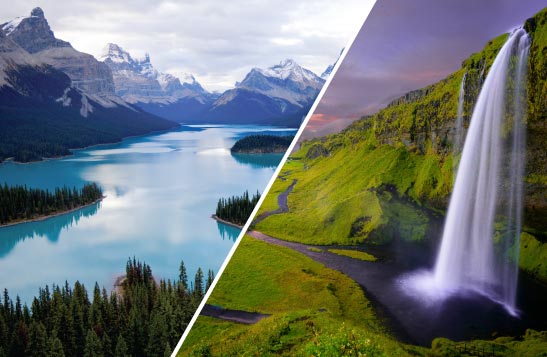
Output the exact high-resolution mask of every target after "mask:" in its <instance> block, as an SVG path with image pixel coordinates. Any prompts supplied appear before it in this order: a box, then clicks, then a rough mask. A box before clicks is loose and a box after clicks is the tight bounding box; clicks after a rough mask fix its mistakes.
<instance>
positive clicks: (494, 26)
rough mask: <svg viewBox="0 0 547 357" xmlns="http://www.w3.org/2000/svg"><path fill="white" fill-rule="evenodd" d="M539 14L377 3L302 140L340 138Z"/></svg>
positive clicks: (483, 4)
mask: <svg viewBox="0 0 547 357" xmlns="http://www.w3.org/2000/svg"><path fill="white" fill-rule="evenodd" d="M546 6H547V3H545V2H544V1H538V0H443V1H439V0H412V1H409V0H378V1H377V2H376V5H375V6H374V8H373V9H372V11H371V13H370V15H369V17H368V18H367V20H366V21H365V23H364V25H363V27H362V28H361V31H360V33H359V35H358V36H357V38H356V39H355V42H354V43H353V46H352V47H351V48H350V50H349V52H348V54H347V56H346V58H345V59H344V62H343V63H342V65H341V66H340V68H339V70H338V72H337V73H336V75H335V77H334V78H333V80H332V82H331V84H330V86H329V88H328V90H327V91H326V93H325V95H324V96H323V99H322V100H321V102H320V103H319V105H318V107H317V109H316V111H315V113H314V115H313V117H312V119H311V120H310V122H309V123H308V126H307V127H306V130H305V132H304V134H303V138H309V137H312V136H319V135H324V134H327V133H329V132H334V131H339V130H340V129H342V128H344V127H345V126H347V125H348V124H349V123H350V122H352V121H353V120H355V119H358V118H359V117H361V116H362V115H363V114H372V113H375V112H376V111H378V109H380V108H382V107H384V106H385V105H386V104H388V103H389V102H390V101H391V100H392V99H394V98H396V97H398V96H400V95H402V94H404V93H406V92H408V91H410V90H413V89H417V88H421V87H424V86H426V85H428V84H431V83H434V82H436V81H438V80H440V79H442V78H444V77H445V76H446V75H447V74H449V73H451V72H453V71H455V70H457V69H458V68H460V66H461V63H462V61H463V60H464V59H465V58H467V57H468V56H469V55H470V54H472V53H474V52H477V51H480V50H481V49H482V48H483V46H484V45H485V44H486V43H487V42H488V40H490V39H491V38H493V37H496V36H498V35H501V34H502V33H504V32H507V31H509V30H510V29H512V28H514V27H516V26H519V25H521V24H523V23H524V21H525V20H526V19H527V18H529V17H531V16H532V15H533V14H535V13H536V12H538V11H539V10H541V9H542V8H543V7H546Z"/></svg>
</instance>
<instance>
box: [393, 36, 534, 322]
mask: <svg viewBox="0 0 547 357" xmlns="http://www.w3.org/2000/svg"><path fill="white" fill-rule="evenodd" d="M529 48H530V40H529V37H528V34H527V33H526V32H525V31H524V30H523V29H522V28H518V29H516V30H514V31H513V32H511V33H510V34H509V37H508V38H507V41H506V42H505V44H504V45H503V47H502V48H501V50H500V51H499V53H498V54H497V56H496V58H495V60H494V62H493V64H492V66H491V67H490V70H489V72H488V75H487V77H486V79H485V80H484V83H483V86H482V88H481V91H480V93H479V97H478V98H477V102H476V104H475V107H474V109H473V114H472V116H471V121H470V124H469V128H468V130H467V136H466V138H465V143H464V146H463V151H462V154H461V159H460V163H459V167H458V170H457V174H456V180H455V182H454V189H453V192H452V196H451V199H450V203H449V206H448V212H447V216H446V220H445V226H444V231H443V235H442V241H441V245H440V249H439V252H438V254H437V259H436V262H435V266H434V269H433V272H426V273H423V272H421V273H417V274H413V275H411V276H410V277H408V278H406V279H404V281H403V284H404V285H405V288H406V289H407V290H411V291H413V292H415V293H416V294H419V295H420V296H422V297H429V298H433V299H442V298H445V297H447V296H449V295H451V294H458V293H463V292H469V291H472V292H476V293H479V294H481V295H484V296H486V297H488V298H490V299H491V300H493V301H495V302H497V303H500V304H502V305H503V306H504V307H505V309H506V310H507V311H508V312H509V313H510V314H512V315H515V316H516V315H518V309H517V306H516V288H517V275H518V253H519V244H520V229H521V224H522V222H521V215H522V194H523V192H522V181H523V180H522V177H523V174H524V162H525V160H524V154H525V111H526V107H525V104H526V96H525V90H526V85H525V84H526V69H527V63H528V51H529ZM460 94H461V93H460ZM500 217H506V218H505V219H504V221H503V223H504V226H505V229H499V227H500V225H497V226H496V228H497V230H495V229H494V224H495V223H496V222H497V223H499V222H500V221H499V218H500ZM496 218H498V221H496Z"/></svg>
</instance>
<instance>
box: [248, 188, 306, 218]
mask: <svg viewBox="0 0 547 357" xmlns="http://www.w3.org/2000/svg"><path fill="white" fill-rule="evenodd" d="M296 182H298V180H297V179H294V180H293V181H292V183H291V184H290V185H289V187H287V189H286V190H285V191H283V192H281V193H280V194H279V196H277V204H278V206H279V208H278V209H276V210H274V211H268V212H263V213H261V214H260V215H258V216H257V217H256V218H255V219H254V221H253V224H257V223H258V222H261V221H263V220H265V219H266V218H268V217H269V216H271V215H274V214H280V213H285V212H289V205H288V203H287V201H288V197H289V193H291V191H292V189H293V188H294V185H296Z"/></svg>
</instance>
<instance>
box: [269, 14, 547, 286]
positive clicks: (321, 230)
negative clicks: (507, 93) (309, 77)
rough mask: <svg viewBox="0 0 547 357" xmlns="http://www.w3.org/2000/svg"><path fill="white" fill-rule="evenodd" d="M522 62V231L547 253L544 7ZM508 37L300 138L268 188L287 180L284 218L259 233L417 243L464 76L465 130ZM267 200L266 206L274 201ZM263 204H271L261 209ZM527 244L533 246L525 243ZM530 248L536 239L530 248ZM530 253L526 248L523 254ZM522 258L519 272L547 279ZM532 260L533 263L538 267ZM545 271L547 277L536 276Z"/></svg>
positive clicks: (434, 201) (441, 179)
mask: <svg viewBox="0 0 547 357" xmlns="http://www.w3.org/2000/svg"><path fill="white" fill-rule="evenodd" d="M525 29H526V30H527V31H528V32H529V34H530V37H531V41H532V45H531V48H530V56H529V64H528V83H527V93H528V106H527V137H528V141H527V167H526V178H525V182H526V187H525V191H526V197H525V217H524V218H525V226H526V227H525V231H526V232H527V234H528V235H532V236H533V238H534V242H536V243H537V244H536V245H537V247H536V250H538V249H539V250H545V252H547V244H545V243H546V242H547V240H546V238H545V237H547V235H546V232H547V218H545V217H547V150H546V148H547V9H545V10H543V11H541V12H539V13H538V14H536V15H535V16H534V17H533V18H531V19H529V20H527V21H526V24H525ZM506 39H507V34H504V35H501V36H499V37H496V38H494V39H493V40H491V41H489V42H488V43H487V44H486V46H485V47H484V49H483V50H482V51H480V52H478V53H475V54H473V55H471V56H470V57H469V58H467V59H466V60H465V61H464V62H463V63H462V67H461V68H460V69H459V70H458V71H456V72H454V73H452V74H450V75H448V76H447V77H446V78H445V79H443V80H441V81H439V82H437V83H435V84H433V85H430V86H428V87H425V88H422V89H419V90H416V91H412V92H410V93H408V94H406V95H404V96H402V97H401V98H399V99H396V100H395V101H393V102H392V103H391V104H390V105H388V106H387V107H386V108H384V109H382V110H380V111H379V112H377V113H376V114H374V115H371V116H367V117H363V118H362V119H361V120H358V121H356V122H354V123H353V124H352V125H351V126H349V127H348V128H347V129H345V130H344V131H342V132H341V133H338V134H332V135H329V136H326V137H322V138H317V139H313V140H310V141H307V142H305V143H304V144H303V145H302V148H301V150H299V151H298V152H297V153H296V154H294V155H293V157H292V158H293V160H292V161H290V162H288V164H287V165H286V167H285V168H284V172H285V174H284V179H285V180H286V181H284V180H282V179H278V180H277V181H276V182H275V184H274V191H275V189H276V187H277V191H282V186H283V185H288V183H289V182H291V181H292V180H291V179H290V178H293V179H297V180H298V183H297V184H296V186H295V187H294V189H293V191H292V193H291V195H290V196H289V207H290V212H288V213H286V214H282V215H276V216H271V217H269V218H268V219H266V220H264V221H262V222H261V223H259V225H258V228H259V229H262V230H263V231H265V232H268V233H271V234H273V235H277V236H279V237H283V238H284V239H288V240H295V241H302V242H307V243H318V244H330V243H353V244H356V243H360V242H370V243H384V242H387V241H389V240H391V239H394V238H403V239H409V240H420V239H422V238H423V237H425V236H426V235H427V232H428V230H430V229H431V228H432V227H431V224H430V223H431V222H434V221H438V220H436V219H435V218H441V219H442V215H443V214H444V211H445V210H446V207H447V203H448V200H449V196H450V192H451V190H452V185H453V180H454V166H455V165H454V163H455V161H456V160H458V159H459V157H458V156H459V155H456V157H454V153H453V152H454V150H453V143H454V138H455V123H456V117H457V108H458V96H459V91H460V85H461V83H462V78H463V76H464V75H465V76H466V80H465V85H464V88H465V97H464V115H463V117H464V120H463V122H464V127H465V128H466V127H467V126H468V125H469V120H470V117H471V114H472V111H473V107H474V104H475V102H476V99H477V97H478V94H479V91H480V88H481V86H482V83H483V81H484V79H485V77H486V76H487V74H488V71H489V69H490V67H491V65H492V63H493V61H494V59H495V57H496V55H497V53H498V51H499V50H500V49H501V47H502V46H503V44H504V42H505V40H506ZM274 199H275V198H274V197H271V198H270V197H267V199H266V202H268V201H269V200H272V202H273V200H274ZM266 207H268V206H267V205H266ZM525 241H530V239H529V237H528V236H527V239H526V240H525ZM534 244H535V243H534ZM527 252H530V250H529V249H523V250H522V254H523V255H526V254H528V253H527ZM528 258H529V257H528V256H525V257H524V259H521V260H522V261H523V262H526V264H525V265H526V266H522V268H523V269H525V270H527V271H529V272H531V273H533V274H535V275H540V276H541V277H542V278H544V279H545V280H547V273H545V274H543V273H541V274H540V272H544V269H539V268H537V267H535V266H534V263H533V259H532V260H530V259H528ZM538 264H539V263H538ZM543 275H545V276H543Z"/></svg>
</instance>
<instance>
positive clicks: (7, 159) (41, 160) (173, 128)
mask: <svg viewBox="0 0 547 357" xmlns="http://www.w3.org/2000/svg"><path fill="white" fill-rule="evenodd" d="M177 124H178V123H177ZM184 126H186V125H184V124H180V125H179V126H174V127H172V128H171V129H166V130H155V131H151V132H149V133H145V134H141V135H130V136H124V137H123V138H121V140H118V141H112V142H108V143H98V144H93V145H88V146H82V147H79V148H69V149H68V151H70V154H67V155H59V156H51V157H41V158H40V159H39V160H30V161H25V162H21V161H16V160H15V159H14V158H13V157H7V158H5V159H4V161H0V165H2V164H4V163H6V162H11V163H14V164H17V165H28V164H35V163H37V162H43V161H53V160H60V159H64V158H66V157H71V156H74V152H75V151H80V150H88V149H91V148H96V147H100V146H106V145H114V144H120V143H122V142H123V141H124V140H127V139H132V138H140V137H144V136H148V135H156V134H163V133H168V132H170V131H173V130H176V129H177V128H181V127H184ZM0 227H3V226H0Z"/></svg>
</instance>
